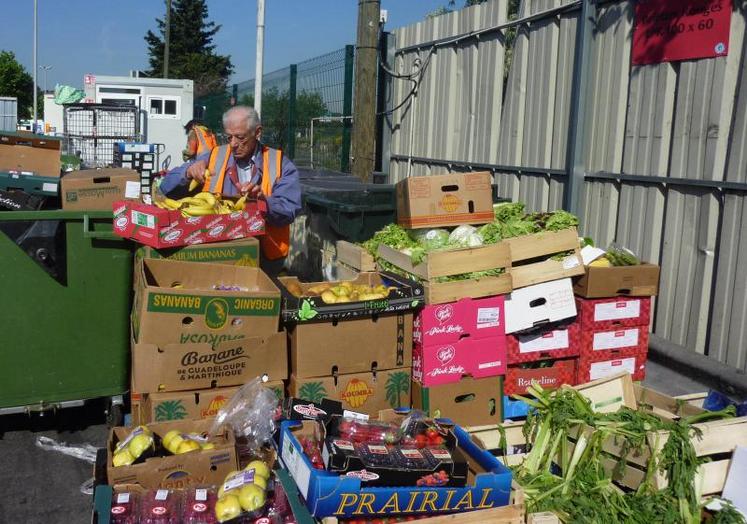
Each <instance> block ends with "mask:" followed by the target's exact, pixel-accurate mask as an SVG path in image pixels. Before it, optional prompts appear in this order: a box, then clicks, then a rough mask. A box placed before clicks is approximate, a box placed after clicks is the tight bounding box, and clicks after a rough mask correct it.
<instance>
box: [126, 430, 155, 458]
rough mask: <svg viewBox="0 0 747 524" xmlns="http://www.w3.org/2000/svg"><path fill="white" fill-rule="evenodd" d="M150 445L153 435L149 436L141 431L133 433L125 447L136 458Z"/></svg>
mask: <svg viewBox="0 0 747 524" xmlns="http://www.w3.org/2000/svg"><path fill="white" fill-rule="evenodd" d="M152 445H153V437H151V436H150V435H146V434H145V433H141V434H140V435H135V436H134V437H133V438H132V440H130V443H129V445H128V446H127V448H128V449H129V450H130V455H132V456H133V457H134V458H135V459H137V458H138V457H139V456H140V455H142V454H143V452H144V451H145V450H147V449H148V448H149V447H151V446H152Z"/></svg>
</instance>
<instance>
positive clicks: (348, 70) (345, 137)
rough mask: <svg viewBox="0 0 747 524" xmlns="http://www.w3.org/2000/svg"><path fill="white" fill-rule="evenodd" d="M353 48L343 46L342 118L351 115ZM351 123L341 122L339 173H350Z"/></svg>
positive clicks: (347, 121) (349, 120) (348, 120)
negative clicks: (343, 83) (343, 84)
mask: <svg viewBox="0 0 747 524" xmlns="http://www.w3.org/2000/svg"><path fill="white" fill-rule="evenodd" d="M354 59H355V47H354V46H352V45H346V46H345V87H344V88H343V90H344V92H343V99H342V116H351V115H352V114H353V64H354ZM352 127H353V122H352V120H351V119H349V118H347V119H344V120H343V121H342V150H341V151H340V171H342V172H343V173H349V172H350V135H351V129H352Z"/></svg>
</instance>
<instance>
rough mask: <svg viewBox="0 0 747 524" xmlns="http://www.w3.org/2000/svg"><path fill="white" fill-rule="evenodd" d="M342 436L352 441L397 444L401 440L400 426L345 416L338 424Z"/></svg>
mask: <svg viewBox="0 0 747 524" xmlns="http://www.w3.org/2000/svg"><path fill="white" fill-rule="evenodd" d="M337 431H338V433H339V435H340V437H341V438H344V439H346V440H349V441H351V442H377V443H385V444H396V443H397V442H398V441H399V435H398V427H397V426H396V425H395V424H389V423H387V422H378V421H375V420H367V421H361V420H357V419H354V418H348V417H343V418H342V419H341V420H340V422H339V423H338V425H337Z"/></svg>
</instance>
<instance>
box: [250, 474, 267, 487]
mask: <svg viewBox="0 0 747 524" xmlns="http://www.w3.org/2000/svg"><path fill="white" fill-rule="evenodd" d="M253 483H254V484H256V485H257V486H259V487H260V488H262V489H267V481H266V480H265V478H264V477H260V476H259V475H257V474H256V473H255V474H254V482H253Z"/></svg>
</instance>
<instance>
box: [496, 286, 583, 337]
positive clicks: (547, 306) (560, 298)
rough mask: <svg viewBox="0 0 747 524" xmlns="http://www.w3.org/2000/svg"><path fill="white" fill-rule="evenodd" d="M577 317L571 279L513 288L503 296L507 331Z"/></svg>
mask: <svg viewBox="0 0 747 524" xmlns="http://www.w3.org/2000/svg"><path fill="white" fill-rule="evenodd" d="M574 316H576V303H575V302H574V300H573V285H572V284H571V279H570V278H562V279H560V280H552V281H550V282H543V283H541V284H535V285H533V286H527V287H523V288H521V289H514V290H513V291H512V292H511V294H510V295H509V296H508V298H507V299H506V333H516V332H517V331H524V330H526V329H531V328H534V327H537V326H540V325H542V324H547V323H549V322H557V321H558V320H564V319H566V318H571V317H574Z"/></svg>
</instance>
